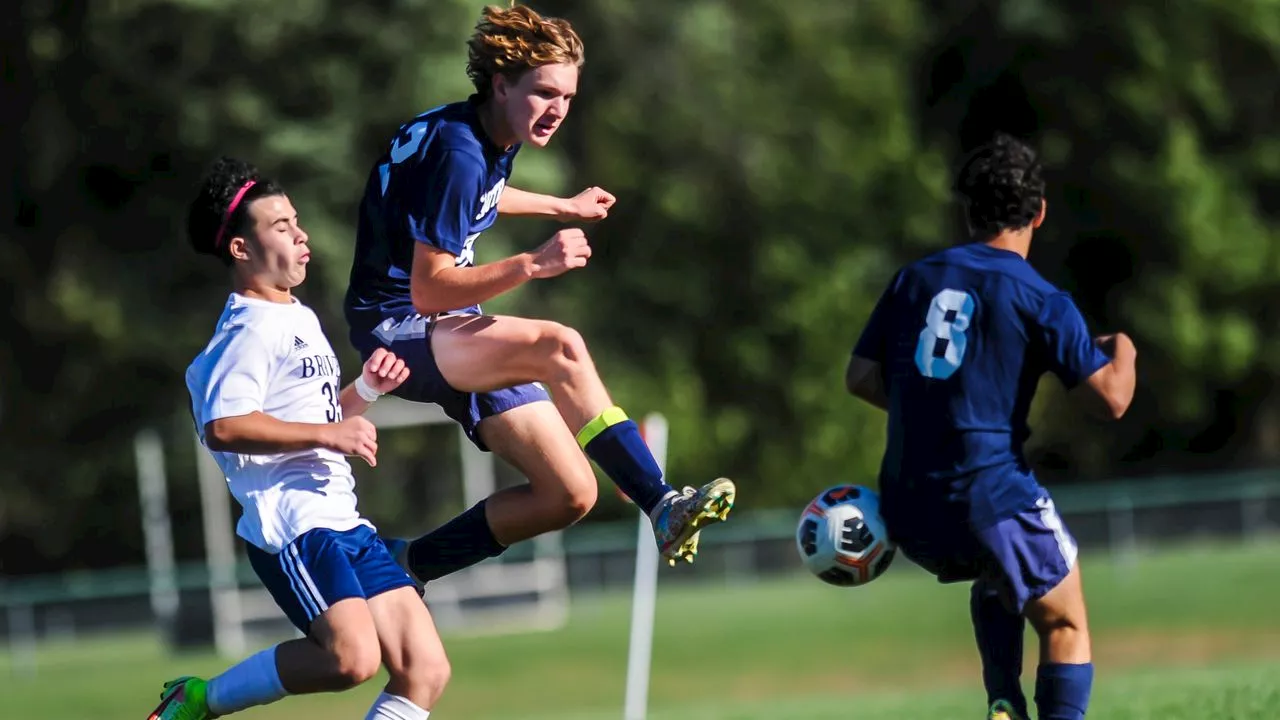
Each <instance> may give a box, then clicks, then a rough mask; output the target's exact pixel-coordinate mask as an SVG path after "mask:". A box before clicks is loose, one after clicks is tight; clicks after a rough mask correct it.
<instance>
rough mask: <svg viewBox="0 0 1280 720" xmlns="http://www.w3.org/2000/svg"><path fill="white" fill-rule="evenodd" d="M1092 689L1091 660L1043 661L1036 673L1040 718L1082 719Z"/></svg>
mask: <svg viewBox="0 0 1280 720" xmlns="http://www.w3.org/2000/svg"><path fill="white" fill-rule="evenodd" d="M1092 690H1093V663H1084V664H1083V665H1067V664H1064V663H1042V664H1041V665H1040V670H1039V672H1037V673H1036V710H1037V711H1038V715H1039V718H1040V720H1084V713H1085V710H1087V709H1089V693H1090V691H1092Z"/></svg>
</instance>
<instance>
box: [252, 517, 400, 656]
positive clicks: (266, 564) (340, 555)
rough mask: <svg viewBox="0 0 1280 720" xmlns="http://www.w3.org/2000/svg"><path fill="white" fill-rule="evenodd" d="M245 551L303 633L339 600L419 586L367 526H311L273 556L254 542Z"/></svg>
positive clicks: (265, 583) (264, 582)
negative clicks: (339, 528)
mask: <svg viewBox="0 0 1280 720" xmlns="http://www.w3.org/2000/svg"><path fill="white" fill-rule="evenodd" d="M247 552H248V554H249V564H251V565H252V566H253V570H254V572H256V573H257V574H258V578H259V579H261V580H262V584H263V585H265V586H266V588H267V590H268V591H269V592H270V593H271V597H272V598H274V599H275V601H276V605H279V606H280V609H281V610H283V611H284V614H285V615H287V616H288V617H289V621H290V622H292V623H293V624H294V626H295V627H297V628H298V629H299V630H301V631H302V632H303V633H304V634H305V633H308V632H310V630H311V622H312V621H313V620H315V619H316V618H317V617H320V615H321V614H322V613H323V612H324V611H325V610H328V609H329V608H330V607H332V606H333V604H334V603H336V602H338V601H339V600H346V599H347V598H364V599H366V600H367V599H369V598H372V597H376V596H378V595H381V594H382V593H385V592H390V591H392V590H395V589H397V588H402V587H409V588H414V590H415V591H416V590H417V585H416V584H414V582H413V579H412V578H410V577H409V574H408V573H407V572H405V570H404V568H402V567H400V565H399V564H397V563H396V561H395V558H393V557H392V556H391V553H390V552H389V551H388V550H387V546H386V545H384V544H383V543H382V538H380V537H378V534H377V533H375V532H374V531H373V530H372V529H371V528H369V527H368V526H367V525H361V526H360V527H357V528H355V529H353V530H346V531H343V532H338V531H336V530H325V529H321V530H310V531H308V532H305V533H303V534H302V535H301V536H299V537H298V539H296V540H294V541H293V542H291V543H289V544H288V545H286V546H285V547H284V549H283V550H281V551H280V552H279V553H278V554H275V555H272V554H271V553H268V552H265V551H263V550H261V549H259V548H257V547H255V546H253V545H249V546H248V548H247Z"/></svg>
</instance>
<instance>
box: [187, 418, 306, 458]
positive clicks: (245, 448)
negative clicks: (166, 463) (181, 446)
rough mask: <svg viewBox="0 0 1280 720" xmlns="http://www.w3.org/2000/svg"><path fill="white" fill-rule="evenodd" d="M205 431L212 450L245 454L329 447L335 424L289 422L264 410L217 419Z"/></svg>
mask: <svg viewBox="0 0 1280 720" xmlns="http://www.w3.org/2000/svg"><path fill="white" fill-rule="evenodd" d="M204 432H205V443H206V444H207V445H208V447H209V449H210V450H214V451H216V452H230V453H241V454H244V455H270V454H273V453H281V452H291V451H294V450H308V449H311V448H317V447H328V446H329V444H330V442H331V439H332V425H331V424H328V423H325V424H319V423H299V422H285V421H283V420H277V419H276V418H273V417H271V416H270V415H267V414H266V413H262V412H251V413H249V414H248V415H238V416H236V417H225V418H219V419H217V420H213V421H211V422H209V423H208V424H207V425H205V430H204Z"/></svg>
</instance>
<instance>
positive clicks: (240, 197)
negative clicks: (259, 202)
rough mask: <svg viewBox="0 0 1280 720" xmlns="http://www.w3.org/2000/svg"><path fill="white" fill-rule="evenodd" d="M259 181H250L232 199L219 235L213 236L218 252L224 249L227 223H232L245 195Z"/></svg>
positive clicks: (215, 248) (219, 229) (223, 217)
mask: <svg viewBox="0 0 1280 720" xmlns="http://www.w3.org/2000/svg"><path fill="white" fill-rule="evenodd" d="M257 184H258V181H257V180H250V181H249V182H247V183H245V184H244V185H241V186H240V191H239V192H237V193H236V196H235V197H234V198H231V204H230V205H228V206H227V213H226V214H225V215H223V216H222V224H221V225H219V226H218V234H217V235H214V236H213V249H214V250H217V249H218V248H220V247H222V235H223V233H225V232H226V231H227V223H229V222H231V215H232V214H233V213H235V211H236V208H237V207H238V206H239V205H240V201H241V200H243V199H244V194H245V193H247V192H249V188H251V187H253V186H254V185H257Z"/></svg>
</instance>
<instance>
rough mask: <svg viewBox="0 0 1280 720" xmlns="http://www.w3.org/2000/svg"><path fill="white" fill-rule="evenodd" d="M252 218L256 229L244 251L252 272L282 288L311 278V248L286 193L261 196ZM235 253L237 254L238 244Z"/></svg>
mask: <svg viewBox="0 0 1280 720" xmlns="http://www.w3.org/2000/svg"><path fill="white" fill-rule="evenodd" d="M249 217H250V218H252V219H253V231H252V232H250V233H249V235H250V236H251V237H249V238H247V239H246V242H245V243H244V247H243V250H242V252H243V253H244V255H245V256H246V257H245V258H243V259H244V260H245V261H246V262H248V263H249V267H248V269H249V271H250V274H252V275H254V276H256V277H258V278H261V280H262V281H263V282H265V283H268V284H270V285H271V286H273V287H276V288H279V289H281V290H288V289H290V288H295V287H297V286H299V285H301V284H302V281H303V280H305V279H307V263H308V262H309V261H310V260H311V249H310V248H309V247H308V246H307V239H308V238H307V233H306V231H305V230H303V229H302V226H301V225H299V224H298V211H297V210H294V209H293V203H291V202H289V198H287V197H285V196H284V195H269V196H267V197H264V198H259V199H257V200H254V201H253V204H251V205H250V206H249ZM232 252H233V255H234V254H235V247H234V246H233V247H232Z"/></svg>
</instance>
